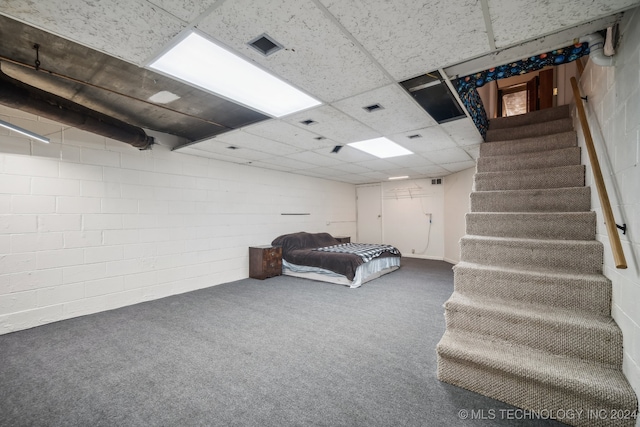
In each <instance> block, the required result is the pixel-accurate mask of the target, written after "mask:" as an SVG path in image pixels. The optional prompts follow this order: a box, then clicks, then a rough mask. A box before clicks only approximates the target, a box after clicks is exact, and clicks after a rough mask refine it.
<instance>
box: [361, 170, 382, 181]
mask: <svg viewBox="0 0 640 427" xmlns="http://www.w3.org/2000/svg"><path fill="white" fill-rule="evenodd" d="M360 175H361V176H362V177H364V178H365V179H368V181H367V182H374V181H386V180H387V179H389V175H387V174H386V173H384V172H367V173H363V174H360Z"/></svg>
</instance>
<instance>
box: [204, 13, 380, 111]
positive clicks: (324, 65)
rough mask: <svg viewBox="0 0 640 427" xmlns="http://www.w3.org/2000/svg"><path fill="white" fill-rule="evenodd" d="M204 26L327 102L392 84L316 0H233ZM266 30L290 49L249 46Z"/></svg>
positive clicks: (206, 31)
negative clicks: (260, 49)
mask: <svg viewBox="0 0 640 427" xmlns="http://www.w3.org/2000/svg"><path fill="white" fill-rule="evenodd" d="M198 28H199V29H200V30H201V31H204V32H205V33H207V34H209V35H211V36H212V37H214V38H215V39H217V40H219V41H222V42H223V43H225V44H227V45H228V46H230V47H232V48H234V49H236V50H237V51H238V52H240V53H241V54H243V55H245V56H247V57H248V58H250V59H252V60H253V61H255V62H257V63H258V64H260V65H262V66H263V67H265V68H267V69H269V70H271V71H272V72H274V73H275V74H276V75H279V76H281V77H283V78H285V79H286V80H288V81H289V82H291V83H293V84H294V85H296V86H298V87H300V88H301V89H303V90H306V91H308V92H310V93H311V94H312V95H315V96H317V97H318V98H320V100H322V101H325V102H331V101H333V100H335V99H340V98H344V97H345V96H349V95H353V94H356V93H360V92H364V91H366V90H369V89H372V88H374V87H377V86H380V85H381V84H385V83H388V82H389V80H388V78H387V76H386V75H385V74H384V73H383V72H382V70H380V68H379V67H378V66H377V65H376V64H375V63H374V62H373V61H371V59H370V57H369V56H367V55H366V54H365V53H364V52H362V50H360V48H359V47H358V46H356V44H355V43H353V41H352V40H351V39H349V37H348V36H347V35H345V34H344V33H343V32H342V30H341V29H340V28H339V27H338V26H337V25H336V24H335V22H334V21H333V20H332V19H330V18H329V17H328V16H327V15H326V14H325V12H324V11H323V10H321V9H319V8H318V7H317V6H316V4H315V3H314V2H313V1H311V0H269V1H252V0H234V1H227V2H225V3H223V4H222V5H221V6H220V7H219V8H217V9H216V10H215V12H214V13H212V14H211V15H209V16H207V17H205V18H204V19H203V20H202V22H201V23H200V24H199V25H198ZM263 33H267V34H268V35H269V36H270V37H271V38H273V39H274V40H275V41H277V42H278V43H280V44H281V45H283V46H284V49H282V50H280V51H278V52H275V53H273V54H271V55H269V56H267V57H264V56H263V55H262V54H261V53H259V52H257V51H256V50H255V49H253V48H252V47H250V46H248V45H247V43H248V42H249V41H251V40H253V39H254V38H256V37H258V36H260V35H262V34H263ZM337 76H339V77H340V78H336V77H337Z"/></svg>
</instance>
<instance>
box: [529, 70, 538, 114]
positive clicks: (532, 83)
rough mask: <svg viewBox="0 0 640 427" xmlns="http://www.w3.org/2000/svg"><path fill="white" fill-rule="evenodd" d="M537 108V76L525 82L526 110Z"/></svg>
mask: <svg viewBox="0 0 640 427" xmlns="http://www.w3.org/2000/svg"><path fill="white" fill-rule="evenodd" d="M537 109H538V76H535V77H534V78H532V79H531V80H529V81H528V82H527V112H529V111H536V110H537Z"/></svg>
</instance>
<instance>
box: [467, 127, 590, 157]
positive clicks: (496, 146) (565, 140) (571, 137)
mask: <svg viewBox="0 0 640 427" xmlns="http://www.w3.org/2000/svg"><path fill="white" fill-rule="evenodd" d="M577 146H578V139H577V136H576V132H575V131H573V130H572V131H568V132H562V133H554V134H551V135H544V136H538V137H532V138H524V139H515V140H508V141H494V142H485V143H483V144H480V157H486V156H506V155H513V154H524V153H537V152H541V151H548V150H558V149H561V148H568V147H577Z"/></svg>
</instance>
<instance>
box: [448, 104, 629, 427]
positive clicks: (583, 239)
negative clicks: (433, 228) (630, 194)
mask: <svg viewBox="0 0 640 427" xmlns="http://www.w3.org/2000/svg"><path fill="white" fill-rule="evenodd" d="M584 174H585V169H584V166H583V165H581V164H580V148H579V147H578V146H577V138H576V133H575V132H574V130H573V120H572V118H571V111H570V109H569V106H563V107H557V108H551V109H546V110H541V111H536V112H532V113H529V114H525V115H521V116H514V117H508V118H499V119H493V120H491V123H490V127H489V131H488V132H487V137H486V143H484V144H482V145H481V147H480V158H479V159H478V162H477V170H476V174H475V178H474V180H475V181H474V191H473V192H472V193H471V213H469V214H467V218H466V227H467V229H466V233H467V234H466V235H465V236H464V237H463V238H462V239H461V241H460V245H461V262H460V263H458V264H457V265H456V266H455V267H454V277H455V282H454V283H455V288H454V292H453V294H452V295H451V297H450V299H449V300H448V301H447V302H446V303H445V317H446V323H447V330H446V332H445V334H444V336H443V337H442V339H441V341H440V343H439V344H438V347H437V353H438V378H439V379H440V380H441V381H444V382H447V383H450V384H453V385H456V386H459V387H462V388H465V389H468V390H471V391H474V392H477V393H480V394H483V395H486V396H489V397H492V398H495V399H498V400H501V401H503V402H506V403H509V404H511V405H514V406H517V407H519V408H522V409H526V410H532V411H537V412H539V413H540V415H541V416H543V417H544V418H550V417H552V418H556V419H557V420H558V421H562V422H564V423H567V424H571V425H577V426H614V425H615V426H634V425H635V420H634V419H633V418H631V417H627V418H628V419H627V420H624V419H622V420H620V419H615V418H616V415H620V416H623V415H625V412H624V411H630V413H631V414H632V413H633V411H634V410H637V399H636V396H635V393H634V392H633V389H632V388H631V386H630V385H629V383H628V382H627V380H626V378H625V377H624V375H623V374H622V333H621V331H620V329H619V328H618V326H617V325H616V323H615V321H614V320H613V319H612V318H611V315H610V314H611V313H610V310H611V282H610V281H609V280H608V279H607V278H606V277H605V276H603V275H602V262H603V246H602V244H601V243H600V242H598V241H597V240H595V232H596V214H595V212H591V211H590V209H591V193H590V188H589V187H585V186H584ZM594 191H595V190H594ZM569 411H573V412H569ZM612 411H614V412H612ZM616 411H618V412H616ZM627 415H629V413H627ZM623 418H624V417H623Z"/></svg>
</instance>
